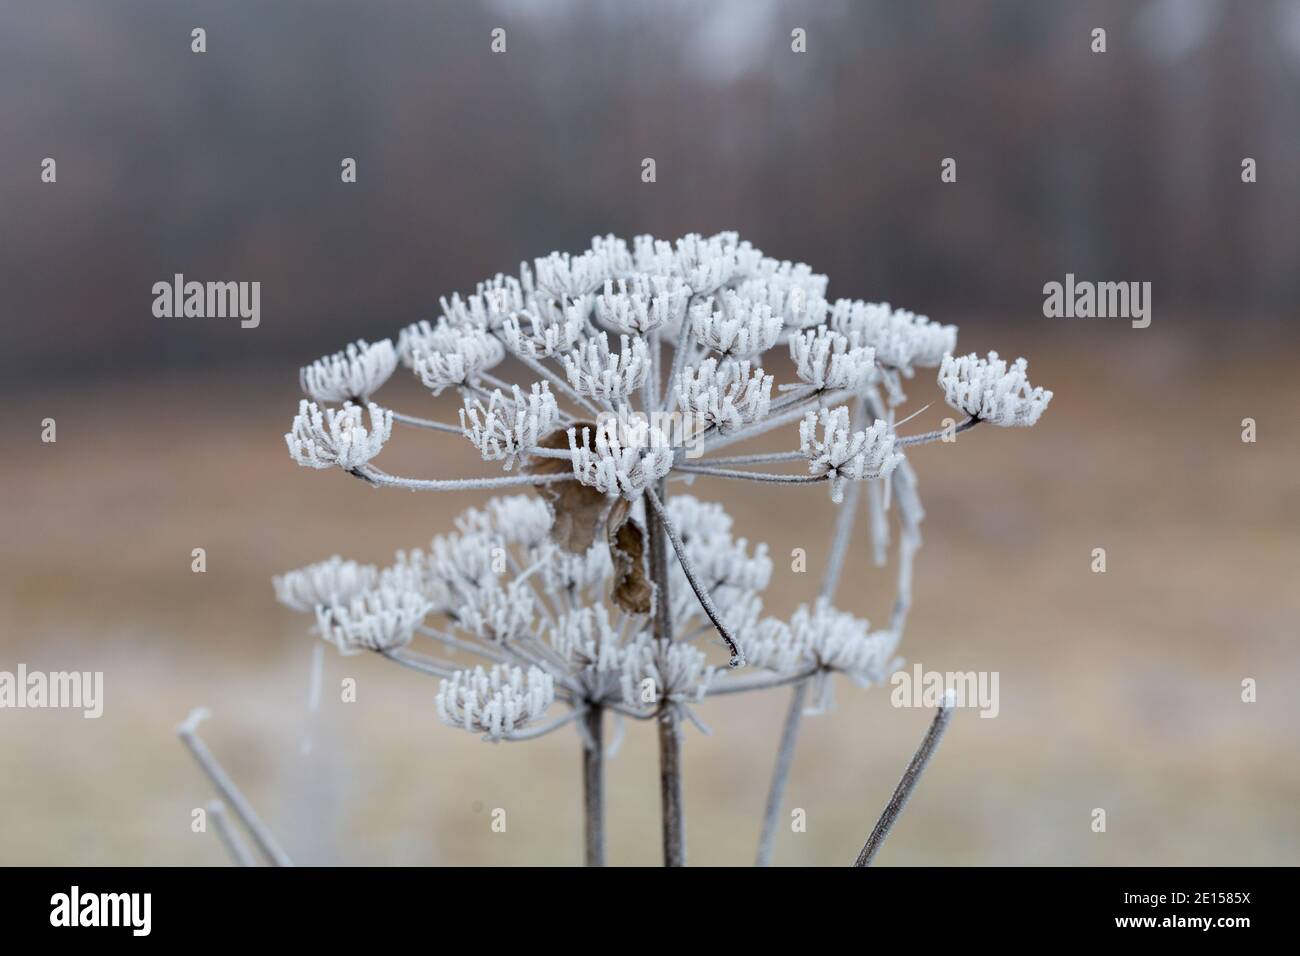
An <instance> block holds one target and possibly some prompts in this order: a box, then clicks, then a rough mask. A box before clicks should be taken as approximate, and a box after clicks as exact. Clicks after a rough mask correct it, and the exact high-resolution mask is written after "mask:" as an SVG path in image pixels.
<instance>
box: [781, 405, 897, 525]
mask: <svg viewBox="0 0 1300 956" xmlns="http://www.w3.org/2000/svg"><path fill="white" fill-rule="evenodd" d="M818 425H820V426H821V434H820V435H818ZM799 448H800V450H801V451H802V452H803V453H804V454H805V455H807V456H808V473H809V474H811V475H817V476H822V475H824V476H826V477H827V478H828V479H829V480H830V483H831V499H832V500H833V501H836V502H839V501H841V500H842V499H843V497H844V487H843V485H844V481H845V480H854V481H861V480H864V479H868V480H869V479H874V478H884V477H887V476H888V475H890V474H891V473H892V472H893V470H894V469H895V468H897V467H898V465H899V463H900V462H901V461H902V460H903V456H902V455H901V454H900V453H898V452H896V451H894V434H893V432H892V431H890V428H889V425H888V424H886V423H885V422H883V421H880V420H879V419H877V420H876V422H875V423H874V424H873V425H872V426H871V427H870V428H867V429H864V430H862V431H856V432H855V431H853V430H852V429H851V428H850V427H849V410H848V408H846V407H844V406H840V407H839V408H837V409H834V410H833V411H832V410H829V409H825V408H823V409H819V410H818V411H817V412H809V413H808V414H807V415H805V416H804V419H803V421H802V422H800V423H799Z"/></svg>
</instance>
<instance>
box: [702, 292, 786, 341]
mask: <svg viewBox="0 0 1300 956" xmlns="http://www.w3.org/2000/svg"><path fill="white" fill-rule="evenodd" d="M721 300H722V301H721V303H720V304H721V308H720V309H718V310H714V308H713V306H712V305H711V304H710V303H709V302H701V303H699V304H698V305H694V306H692V307H691V317H690V322H691V334H692V335H694V336H695V338H696V340H697V341H698V342H699V343H700V344H701V345H703V346H705V347H706V348H710V349H713V350H714V351H715V352H719V353H721V354H722V355H724V356H726V357H727V358H745V357H747V356H752V355H757V354H758V353H759V352H765V351H767V350H768V349H770V348H771V347H772V346H773V345H775V344H776V341H777V339H778V338H780V337H781V317H780V316H778V315H776V314H774V313H773V312H772V307H771V306H770V305H768V304H767V303H765V302H750V301H746V300H745V299H742V298H741V297H740V296H739V295H737V294H736V293H735V292H733V291H732V290H731V289H724V290H723V292H722V294H721Z"/></svg>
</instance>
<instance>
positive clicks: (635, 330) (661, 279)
mask: <svg viewBox="0 0 1300 956" xmlns="http://www.w3.org/2000/svg"><path fill="white" fill-rule="evenodd" d="M690 298H691V290H690V288H689V287H688V286H687V285H686V283H685V282H683V281H682V280H681V279H679V278H676V277H673V276H666V275H632V276H629V277H628V278H627V279H620V280H618V281H617V282H615V281H614V280H611V279H607V280H605V291H604V293H603V294H601V295H599V296H597V297H596V303H595V307H596V319H597V321H599V322H600V323H601V324H602V325H604V326H606V327H607V328H611V329H613V330H614V331H616V332H623V333H627V334H629V335H645V334H647V333H649V332H653V331H654V330H655V329H658V328H661V327H663V328H665V329H666V330H667V331H669V332H671V331H673V330H674V329H680V328H681V322H682V319H683V317H684V316H685V315H686V304H687V303H688V302H689V301H690Z"/></svg>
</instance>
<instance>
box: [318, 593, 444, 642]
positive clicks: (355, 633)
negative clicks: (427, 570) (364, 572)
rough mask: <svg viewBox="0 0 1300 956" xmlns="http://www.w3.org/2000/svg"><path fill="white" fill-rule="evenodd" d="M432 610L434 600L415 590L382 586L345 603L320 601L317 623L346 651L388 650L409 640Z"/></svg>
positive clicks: (327, 635) (325, 635) (328, 639)
mask: <svg viewBox="0 0 1300 956" xmlns="http://www.w3.org/2000/svg"><path fill="white" fill-rule="evenodd" d="M431 610H433V604H432V603H431V602H430V601H429V600H428V599H427V598H425V597H424V595H422V594H420V593H418V592H416V591H408V590H399V589H397V588H394V587H383V586H380V587H377V588H373V589H371V590H367V591H363V592H362V593H360V594H358V595H356V596H355V597H353V598H352V599H351V600H350V601H347V602H346V603H340V604H328V605H325V604H322V605H318V606H317V608H316V627H317V628H318V629H319V630H320V634H321V637H323V638H325V640H327V641H330V642H331V643H333V644H335V645H337V646H338V649H339V651H340V652H342V653H344V654H357V653H360V652H361V651H381V652H382V651H389V650H393V649H394V648H398V647H404V646H405V645H407V644H409V643H410V642H411V637H412V635H414V633H415V628H416V626H417V625H418V624H419V623H420V622H421V621H423V620H424V617H425V615H426V614H428V613H429V612H430V611H431Z"/></svg>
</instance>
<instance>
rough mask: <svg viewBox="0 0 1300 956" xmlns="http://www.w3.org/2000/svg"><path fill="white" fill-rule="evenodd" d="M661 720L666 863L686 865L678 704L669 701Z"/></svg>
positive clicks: (660, 744) (661, 788)
mask: <svg viewBox="0 0 1300 956" xmlns="http://www.w3.org/2000/svg"><path fill="white" fill-rule="evenodd" d="M657 723H658V725H659V798H660V802H661V805H662V810H663V838H664V866H685V865H686V815H685V812H684V809H683V806H682V727H681V718H680V717H679V715H678V713H677V707H676V706H675V705H673V704H671V703H666V705H665V706H664V708H663V709H662V710H661V711H660V712H659V719H658V721H657Z"/></svg>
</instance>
